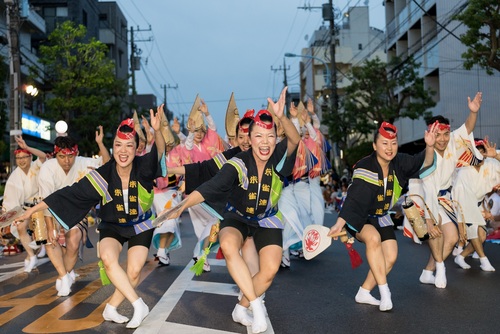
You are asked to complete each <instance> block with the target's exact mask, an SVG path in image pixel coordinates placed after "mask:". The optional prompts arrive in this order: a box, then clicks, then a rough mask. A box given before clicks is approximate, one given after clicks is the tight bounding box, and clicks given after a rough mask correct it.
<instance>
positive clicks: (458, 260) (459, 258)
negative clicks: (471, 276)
mask: <svg viewBox="0 0 500 334" xmlns="http://www.w3.org/2000/svg"><path fill="white" fill-rule="evenodd" d="M455 263H456V264H458V265H459V266H460V268H462V269H470V266H469V265H468V264H467V262H465V258H464V257H463V256H462V255H460V254H459V255H457V256H455Z"/></svg>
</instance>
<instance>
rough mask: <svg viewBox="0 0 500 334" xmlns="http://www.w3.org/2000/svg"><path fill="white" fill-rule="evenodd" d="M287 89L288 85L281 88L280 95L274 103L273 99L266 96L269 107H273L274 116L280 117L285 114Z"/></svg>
mask: <svg viewBox="0 0 500 334" xmlns="http://www.w3.org/2000/svg"><path fill="white" fill-rule="evenodd" d="M287 89H288V87H285V88H283V90H282V91H281V94H280V97H279V99H278V101H276V103H274V101H273V100H272V99H271V98H270V97H268V98H267V102H269V105H270V106H271V108H273V111H274V114H275V115H276V117H278V119H281V118H282V117H283V116H284V115H285V113H284V110H285V103H286V91H287Z"/></svg>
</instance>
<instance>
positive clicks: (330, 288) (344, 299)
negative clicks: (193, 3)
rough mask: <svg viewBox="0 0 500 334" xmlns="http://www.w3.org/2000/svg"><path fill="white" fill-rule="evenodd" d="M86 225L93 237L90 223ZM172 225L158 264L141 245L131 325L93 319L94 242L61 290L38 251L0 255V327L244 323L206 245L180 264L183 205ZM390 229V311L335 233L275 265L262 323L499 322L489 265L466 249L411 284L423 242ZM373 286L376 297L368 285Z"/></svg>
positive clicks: (326, 327) (424, 326) (498, 250)
mask: <svg viewBox="0 0 500 334" xmlns="http://www.w3.org/2000/svg"><path fill="white" fill-rule="evenodd" d="M325 218H326V219H325V225H327V226H331V225H332V224H333V221H334V219H335V214H331V213H327V214H326V216H325ZM90 231H91V232H90V238H91V240H92V241H93V243H94V244H95V243H96V241H97V234H96V233H95V228H90ZM181 231H182V244H183V245H182V248H181V249H179V250H177V251H175V252H173V253H172V254H171V260H172V264H171V265H170V266H167V267H158V266H157V262H155V261H154V260H153V254H154V252H155V251H154V249H151V251H150V257H149V259H148V262H147V263H146V265H145V267H144V270H143V273H142V278H141V279H142V281H141V283H140V284H139V286H138V291H139V295H140V296H141V297H142V298H143V299H144V301H145V302H146V304H148V305H149V307H150V310H151V312H150V314H149V316H148V317H147V318H146V319H145V320H144V322H143V323H142V325H141V326H140V327H139V328H138V329H136V330H131V329H126V328H125V325H124V324H115V323H110V322H106V321H103V319H102V316H101V313H102V311H103V309H104V306H105V304H106V301H107V299H108V298H109V297H110V296H111V294H112V292H113V287H112V286H111V285H108V286H102V285H101V282H100V279H99V273H98V266H97V258H96V252H95V248H94V249H86V250H85V258H84V261H83V262H79V263H78V265H77V269H76V272H77V273H78V274H79V275H80V276H79V277H78V278H77V280H76V283H75V284H74V286H73V289H72V293H71V294H70V295H69V296H68V297H57V294H56V290H55V287H54V282H55V279H56V272H55V270H54V268H53V266H52V264H51V263H50V262H47V259H44V261H45V263H42V264H41V265H39V266H38V268H37V269H35V270H33V272H31V273H29V274H27V273H24V272H23V271H22V262H23V260H24V253H23V254H20V255H16V256H8V257H3V258H0V333H120V334H122V333H148V334H149V333H189V334H196V333H209V334H210V333H251V330H250V328H246V327H243V326H241V325H239V324H236V323H234V322H233V321H232V319H231V312H232V310H233V308H234V305H235V303H236V302H237V298H236V296H237V295H238V288H237V287H236V285H235V284H234V283H233V281H232V280H231V277H230V276H229V274H228V272H227V269H226V267H225V262H224V261H223V260H215V255H214V254H211V255H210V264H211V267H212V271H211V272H210V273H204V274H202V275H201V276H195V275H194V274H193V273H192V272H191V271H190V270H189V268H190V267H191V265H192V260H191V258H192V251H193V247H194V244H195V241H196V240H195V236H194V232H193V228H192V225H191V222H190V220H189V215H187V214H184V215H183V216H182V223H181ZM396 234H397V237H398V244H399V258H398V261H397V263H396V265H395V267H394V269H393V271H392V272H391V274H390V275H389V277H388V283H389V287H390V289H391V293H392V300H393V304H394V308H393V310H392V311H390V312H380V311H379V310H378V307H376V306H369V305H360V304H357V303H356V302H355V301H354V296H355V294H356V292H357V290H358V288H359V286H360V284H361V283H362V282H363V280H364V277H365V275H366V273H367V270H368V265H367V263H366V257H365V254H364V247H363V245H362V244H360V243H356V244H355V248H356V250H357V251H358V252H359V253H360V254H361V256H362V258H363V261H364V263H363V264H362V265H361V266H360V267H359V268H357V269H354V270H353V269H351V266H350V262H349V257H348V254H347V251H346V249H345V247H344V245H343V244H342V243H340V242H339V241H336V242H334V243H333V244H332V246H330V247H329V248H328V249H327V250H326V251H325V252H323V253H322V254H320V255H319V256H317V257H316V258H314V259H312V260H310V261H307V260H304V259H303V258H298V257H293V256H292V259H291V267H290V268H289V269H281V270H280V271H279V273H278V275H277V276H276V278H275V280H274V283H273V285H272V286H271V288H270V289H269V290H268V292H267V293H266V297H265V301H266V306H267V310H268V313H269V319H268V322H269V327H268V330H267V332H266V333H279V334H281V333H384V334H385V333H454V334H455V333H498V332H499V326H500V325H499V324H498V321H497V319H498V316H497V314H498V307H499V305H500V287H499V285H500V280H499V273H498V272H493V273H490V272H483V271H481V269H480V268H479V260H476V259H472V258H468V259H467V262H468V263H469V264H470V265H471V266H472V268H471V269H469V270H463V269H461V268H459V267H458V266H456V265H455V263H454V262H453V259H452V258H450V259H448V260H447V261H446V270H447V277H448V286H447V287H446V289H437V288H435V287H434V286H431V285H423V284H420V283H419V281H418V278H419V276H420V273H421V271H422V269H423V266H424V265H425V263H426V262H427V259H428V256H429V251H428V248H427V246H425V245H423V246H421V245H416V244H413V243H412V241H411V240H410V239H408V238H405V237H403V236H402V234H401V232H400V231H397V233H396ZM485 251H486V254H487V255H488V257H489V259H490V262H491V263H492V265H493V266H494V267H496V268H497V269H498V270H500V245H497V244H491V243H486V244H485ZM124 254H125V252H123V255H124ZM122 262H123V264H125V257H123V259H122ZM373 294H374V295H375V296H376V297H378V291H377V289H375V290H374V291H373ZM118 310H119V312H120V313H122V314H124V315H126V316H128V317H131V316H132V313H133V309H132V306H131V305H130V303H128V302H124V303H122V305H121V306H120V307H119V308H118Z"/></svg>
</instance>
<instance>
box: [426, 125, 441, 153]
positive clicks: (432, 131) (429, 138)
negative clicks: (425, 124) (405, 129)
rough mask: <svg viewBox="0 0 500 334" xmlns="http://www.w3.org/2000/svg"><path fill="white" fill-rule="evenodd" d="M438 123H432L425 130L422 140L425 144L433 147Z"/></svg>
mask: <svg viewBox="0 0 500 334" xmlns="http://www.w3.org/2000/svg"><path fill="white" fill-rule="evenodd" d="M438 129H439V123H434V124H432V125H431V127H430V128H429V129H428V130H425V133H424V140H425V144H426V145H427V146H430V147H433V146H434V144H435V143H436V137H437V134H438Z"/></svg>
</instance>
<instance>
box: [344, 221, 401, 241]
mask: <svg viewBox="0 0 500 334" xmlns="http://www.w3.org/2000/svg"><path fill="white" fill-rule="evenodd" d="M366 223H367V224H370V225H372V226H374V227H375V228H376V229H377V231H378V233H379V234H380V241H382V242H384V241H386V240H396V233H394V226H392V225H390V226H384V227H381V226H380V225H379V223H378V219H376V218H371V219H369V220H368V221H367V222H366ZM345 227H346V230H347V231H348V232H349V234H350V235H352V236H353V237H355V238H356V233H357V232H356V231H355V230H353V229H352V228H350V227H349V225H347V224H346V225H345ZM356 239H357V238H356Z"/></svg>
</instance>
